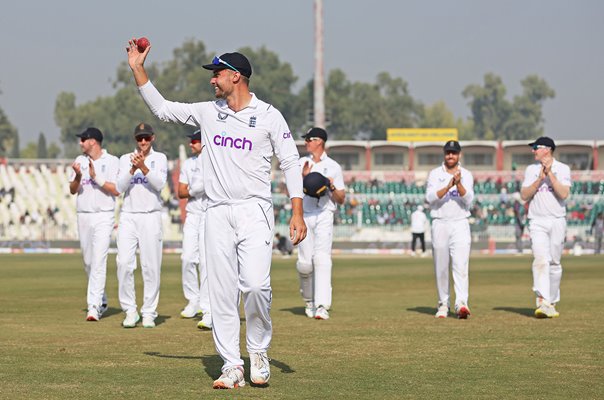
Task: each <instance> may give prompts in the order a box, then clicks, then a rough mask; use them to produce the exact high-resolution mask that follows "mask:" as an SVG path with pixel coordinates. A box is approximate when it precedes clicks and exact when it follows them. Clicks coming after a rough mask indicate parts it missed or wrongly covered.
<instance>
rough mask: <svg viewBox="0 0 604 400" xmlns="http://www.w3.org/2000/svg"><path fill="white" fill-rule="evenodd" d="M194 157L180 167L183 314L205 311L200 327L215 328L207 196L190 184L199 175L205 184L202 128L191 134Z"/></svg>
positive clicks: (188, 314) (194, 314)
mask: <svg viewBox="0 0 604 400" xmlns="http://www.w3.org/2000/svg"><path fill="white" fill-rule="evenodd" d="M188 137H189V138H190V139H191V142H190V143H189V147H190V148H191V153H192V154H193V156H192V157H190V158H187V159H186V160H185V162H184V163H183V165H182V167H181V169H180V176H179V178H178V197H179V198H181V199H187V207H186V212H187V216H186V219H185V223H184V226H183V228H182V233H183V235H182V236H183V238H182V255H181V260H182V289H183V292H184V295H185V298H186V299H187V301H188V304H187V305H186V306H185V308H184V309H183V310H182V312H181V313H180V316H181V317H183V318H194V317H195V316H197V315H198V314H200V313H202V318H201V321H199V323H198V325H197V326H198V327H199V328H201V329H204V328H205V329H212V313H211V310H210V294H209V289H208V270H207V268H206V261H205V260H206V255H205V247H204V235H203V231H204V226H205V213H206V208H207V206H208V198H207V196H206V195H205V190H203V186H202V187H201V188H200V189H201V190H198V192H195V188H194V187H192V185H191V183H192V182H193V181H194V179H195V178H198V179H199V181H200V182H202V183H203V179H202V172H201V159H200V158H199V157H200V154H201V152H202V149H203V145H202V143H201V131H198V130H197V131H195V132H193V133H192V134H190V135H188Z"/></svg>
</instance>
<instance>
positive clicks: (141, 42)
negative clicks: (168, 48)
mask: <svg viewBox="0 0 604 400" xmlns="http://www.w3.org/2000/svg"><path fill="white" fill-rule="evenodd" d="M150 44H151V43H149V39H147V38H146V37H144V36H143V37H142V38H140V39H136V47H138V51H140V52H141V53H142V52H143V51H145V49H146V48H147V47H148V46H149V45H150Z"/></svg>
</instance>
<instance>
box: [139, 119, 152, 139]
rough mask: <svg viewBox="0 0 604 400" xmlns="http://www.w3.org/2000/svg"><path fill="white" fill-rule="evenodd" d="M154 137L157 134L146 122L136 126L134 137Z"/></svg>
mask: <svg viewBox="0 0 604 400" xmlns="http://www.w3.org/2000/svg"><path fill="white" fill-rule="evenodd" d="M153 135H155V132H153V128H152V127H151V125H149V124H145V123H144V122H141V123H140V124H138V125H136V128H134V137H139V136H153Z"/></svg>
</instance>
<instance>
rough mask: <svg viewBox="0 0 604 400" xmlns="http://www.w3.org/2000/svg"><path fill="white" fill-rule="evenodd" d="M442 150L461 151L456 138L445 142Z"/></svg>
mask: <svg viewBox="0 0 604 400" xmlns="http://www.w3.org/2000/svg"><path fill="white" fill-rule="evenodd" d="M443 151H454V152H456V153H459V152H460V151H461V146H460V145H459V142H458V141H457V140H449V141H448V142H447V143H445V146H444V147H443Z"/></svg>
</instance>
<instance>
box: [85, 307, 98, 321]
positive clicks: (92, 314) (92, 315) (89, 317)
mask: <svg viewBox="0 0 604 400" xmlns="http://www.w3.org/2000/svg"><path fill="white" fill-rule="evenodd" d="M99 319H101V314H100V313H99V311H98V310H97V308H96V306H92V307H90V309H89V310H88V314H86V321H91V322H96V321H98V320H99Z"/></svg>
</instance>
